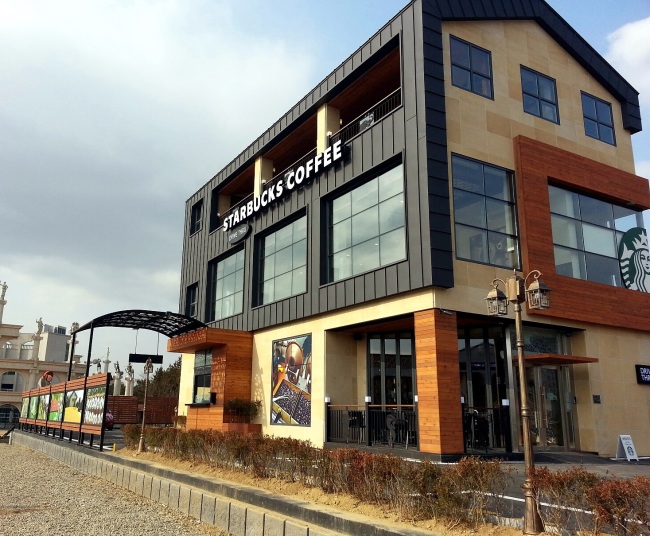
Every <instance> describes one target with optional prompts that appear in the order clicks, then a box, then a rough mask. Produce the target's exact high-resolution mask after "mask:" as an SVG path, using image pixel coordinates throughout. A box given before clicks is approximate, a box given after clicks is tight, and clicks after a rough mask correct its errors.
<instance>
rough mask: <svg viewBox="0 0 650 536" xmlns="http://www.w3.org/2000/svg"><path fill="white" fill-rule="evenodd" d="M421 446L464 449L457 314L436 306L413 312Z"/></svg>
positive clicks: (425, 448) (455, 451)
mask: <svg viewBox="0 0 650 536" xmlns="http://www.w3.org/2000/svg"><path fill="white" fill-rule="evenodd" d="M414 326H415V355H416V356H417V364H418V366H417V369H416V376H417V386H418V429H419V431H420V450H421V451H422V452H431V453H435V454H460V453H462V452H463V428H462V417H461V406H460V384H459V378H460V369H459V364H458V340H457V324H456V315H455V314H452V315H446V314H443V313H441V312H440V311H439V310H437V309H430V310H427V311H420V312H417V313H415V315H414Z"/></svg>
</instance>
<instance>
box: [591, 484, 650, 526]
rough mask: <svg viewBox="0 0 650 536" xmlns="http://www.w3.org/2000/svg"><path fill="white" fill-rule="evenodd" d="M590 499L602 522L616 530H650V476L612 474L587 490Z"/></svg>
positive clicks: (599, 520) (597, 516)
mask: <svg viewBox="0 0 650 536" xmlns="http://www.w3.org/2000/svg"><path fill="white" fill-rule="evenodd" d="M587 501H588V502H589V504H590V505H591V506H592V508H593V509H594V513H595V515H596V519H597V521H598V522H599V523H602V524H604V525H609V526H610V527H611V528H612V529H613V530H614V531H615V533H616V534H649V533H650V520H649V518H648V508H649V507H650V478H647V477H642V476H637V477H634V478H631V479H629V480H627V479H619V478H611V479H606V480H603V481H601V482H599V483H598V484H597V485H595V486H593V487H592V488H590V489H588V490H587Z"/></svg>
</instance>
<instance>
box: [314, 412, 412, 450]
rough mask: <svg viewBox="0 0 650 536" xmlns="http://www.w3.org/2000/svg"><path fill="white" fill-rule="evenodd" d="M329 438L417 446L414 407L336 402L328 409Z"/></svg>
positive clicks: (363, 442)
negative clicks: (341, 403)
mask: <svg viewBox="0 0 650 536" xmlns="http://www.w3.org/2000/svg"><path fill="white" fill-rule="evenodd" d="M327 441H330V442H334V443H350V444H355V443H356V444H363V445H368V446H389V447H395V446H398V447H399V446H401V447H405V448H409V447H416V448H417V445H418V432H417V413H416V410H415V406H411V405H401V406H381V405H367V406H366V405H362V406H359V405H334V404H329V405H328V408H327Z"/></svg>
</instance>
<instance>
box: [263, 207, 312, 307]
mask: <svg viewBox="0 0 650 536" xmlns="http://www.w3.org/2000/svg"><path fill="white" fill-rule="evenodd" d="M260 253H261V255H260V257H261V258H260V261H261V262H260V284H259V288H260V290H261V292H260V296H259V298H258V301H259V303H271V302H273V301H277V300H282V299H284V298H288V297H289V296H295V295H296V294H300V293H302V292H306V291H307V216H303V217H302V218H300V219H298V220H296V221H294V222H293V223H290V224H289V225H286V226H284V227H282V228H281V229H279V230H277V231H276V232H274V233H272V234H270V235H267V236H265V237H264V238H262V240H261V252H260Z"/></svg>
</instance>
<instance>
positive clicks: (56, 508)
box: [0, 444, 228, 536]
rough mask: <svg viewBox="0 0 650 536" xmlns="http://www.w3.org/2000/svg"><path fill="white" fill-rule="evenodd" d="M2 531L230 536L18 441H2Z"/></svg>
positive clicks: (16, 535)
mask: <svg viewBox="0 0 650 536" xmlns="http://www.w3.org/2000/svg"><path fill="white" fill-rule="evenodd" d="M0 468H1V469H0V471H1V473H0V474H1V475H2V481H1V483H0V535H3V534H6V535H12V536H21V535H24V536H37V535H41V534H42V535H48V536H49V535H57V534H61V535H63V534H65V535H66V536H77V535H79V536H81V535H84V536H85V535H88V534H90V535H92V536H103V535H111V536H113V535H116V536H117V535H119V536H131V535H132V536H149V535H151V536H165V535H168V534H169V535H174V536H176V535H178V536H193V535H206V534H208V535H212V536H228V534H227V533H225V532H223V531H220V530H218V529H216V528H215V527H210V526H208V525H205V524H202V523H199V522H198V521H196V520H194V519H192V518H190V517H188V516H185V515H184V514H182V513H180V512H178V511H176V510H172V509H170V508H167V507H165V506H163V505H161V504H159V503H156V502H153V501H150V500H147V499H144V498H142V497H140V496H138V495H135V494H134V493H131V492H130V491H128V490H125V489H123V488H120V487H117V486H115V485H114V484H112V483H110V482H107V481H105V480H103V479H100V478H96V477H92V476H89V475H86V474H84V473H80V472H78V471H76V470H73V469H72V468H70V467H68V466H67V465H64V464H62V463H61V462H58V461H56V460H53V459H51V458H48V457H47V456H45V455H44V454H41V453H40V452H34V451H32V450H30V449H27V448H25V447H21V446H17V445H7V444H0Z"/></svg>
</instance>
